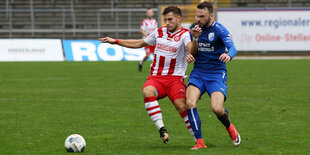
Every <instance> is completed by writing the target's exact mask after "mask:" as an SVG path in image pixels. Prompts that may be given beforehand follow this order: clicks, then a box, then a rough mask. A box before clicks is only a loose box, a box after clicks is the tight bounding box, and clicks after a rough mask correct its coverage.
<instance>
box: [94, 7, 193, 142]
mask: <svg viewBox="0 0 310 155" xmlns="http://www.w3.org/2000/svg"><path fill="white" fill-rule="evenodd" d="M163 16H164V21H165V24H166V25H167V26H164V27H160V28H158V29H156V30H155V31H153V32H152V33H151V34H150V35H149V36H147V37H146V38H144V39H140V40H123V39H112V38H109V37H105V38H99V40H101V42H103V43H111V44H118V45H121V46H125V47H128V48H141V47H146V46H149V45H155V44H156V48H155V52H154V60H153V63H152V64H151V69H150V73H151V75H150V76H149V77H148V78H147V80H146V82H145V84H144V86H143V89H142V91H143V96H144V103H145V108H146V110H147V112H148V114H149V116H150V118H151V119H152V121H153V122H154V124H155V126H156V127H157V128H158V130H159V133H160V137H161V138H162V141H163V142H164V143H167V142H168V141H169V139H170V136H169V134H168V133H167V130H166V129H165V126H164V122H163V118H162V113H161V109H160V106H159V104H158V100H159V99H161V98H164V97H166V96H168V97H169V99H170V100H171V101H172V103H173V104H174V106H175V107H176V110H177V111H178V112H179V114H180V116H181V117H182V118H183V120H184V122H185V124H186V127H187V129H188V130H189V132H190V133H191V134H192V136H193V137H194V133H193V131H192V129H191V126H190V123H189V120H188V115H187V110H186V106H185V97H186V94H185V93H186V87H185V84H184V76H185V71H186V68H187V62H186V60H185V58H186V55H187V51H188V50H189V49H191V44H192V43H191V38H190V32H189V30H188V29H185V28H183V27H182V26H181V19H182V12H181V9H179V8H178V7H175V6H169V7H167V8H165V9H164V11H163Z"/></svg>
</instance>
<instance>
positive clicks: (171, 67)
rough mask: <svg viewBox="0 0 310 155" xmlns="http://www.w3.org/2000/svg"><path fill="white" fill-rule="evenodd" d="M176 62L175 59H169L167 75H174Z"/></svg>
mask: <svg viewBox="0 0 310 155" xmlns="http://www.w3.org/2000/svg"><path fill="white" fill-rule="evenodd" d="M176 62H177V59H171V62H170V67H169V71H168V75H172V74H173V73H174V68H175V63H176Z"/></svg>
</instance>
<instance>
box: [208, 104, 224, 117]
mask: <svg viewBox="0 0 310 155" xmlns="http://www.w3.org/2000/svg"><path fill="white" fill-rule="evenodd" d="M211 109H212V111H213V112H214V113H215V114H216V115H219V116H222V115H224V112H225V109H224V108H223V107H220V106H211Z"/></svg>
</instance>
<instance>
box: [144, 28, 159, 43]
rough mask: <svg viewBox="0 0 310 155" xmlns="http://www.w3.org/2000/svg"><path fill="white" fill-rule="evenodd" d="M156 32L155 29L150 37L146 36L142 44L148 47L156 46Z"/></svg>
mask: <svg viewBox="0 0 310 155" xmlns="http://www.w3.org/2000/svg"><path fill="white" fill-rule="evenodd" d="M156 32H157V29H156V30H155V31H153V32H152V33H151V34H150V35H148V36H147V37H146V38H145V39H144V42H145V43H147V44H148V45H152V46H153V45H155V44H156Z"/></svg>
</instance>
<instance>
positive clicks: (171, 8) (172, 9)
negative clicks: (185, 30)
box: [163, 6, 182, 17]
mask: <svg viewBox="0 0 310 155" xmlns="http://www.w3.org/2000/svg"><path fill="white" fill-rule="evenodd" d="M170 12H172V13H173V14H176V15H180V16H181V17H182V11H181V9H180V8H178V7H176V6H168V7H166V8H165V10H164V12H163V15H166V14H168V13H170Z"/></svg>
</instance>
